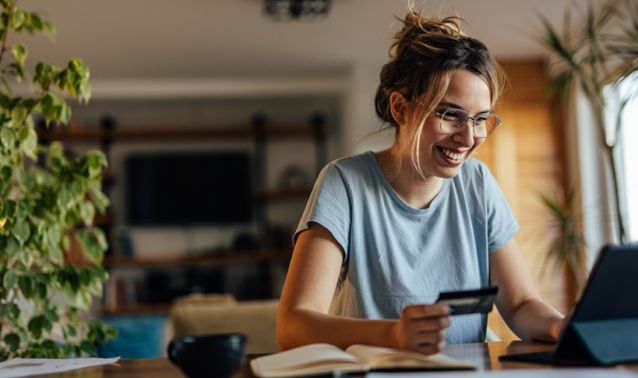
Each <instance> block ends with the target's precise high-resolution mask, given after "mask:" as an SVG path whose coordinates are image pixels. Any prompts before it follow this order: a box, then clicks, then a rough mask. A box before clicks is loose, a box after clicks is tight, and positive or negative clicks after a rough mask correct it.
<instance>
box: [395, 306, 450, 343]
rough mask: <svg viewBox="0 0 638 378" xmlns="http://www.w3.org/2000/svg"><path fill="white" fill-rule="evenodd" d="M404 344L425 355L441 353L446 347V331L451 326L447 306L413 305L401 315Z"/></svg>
mask: <svg viewBox="0 0 638 378" xmlns="http://www.w3.org/2000/svg"><path fill="white" fill-rule="evenodd" d="M399 322H400V324H401V331H402V343H403V346H404V347H405V348H408V349H411V350H415V351H418V352H420V353H424V354H433V353H439V352H441V351H442V350H443V348H444V347H445V329H446V328H447V327H449V326H450V318H449V309H448V307H447V306H446V305H441V304H431V305H411V306H406V307H405V308H404V309H403V311H402V313H401V319H400V321H399Z"/></svg>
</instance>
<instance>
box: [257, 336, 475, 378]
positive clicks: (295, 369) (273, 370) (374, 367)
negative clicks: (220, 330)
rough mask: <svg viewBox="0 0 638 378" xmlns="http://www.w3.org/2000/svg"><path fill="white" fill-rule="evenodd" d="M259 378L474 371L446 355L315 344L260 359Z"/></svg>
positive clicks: (258, 363) (462, 362) (371, 347)
mask: <svg viewBox="0 0 638 378" xmlns="http://www.w3.org/2000/svg"><path fill="white" fill-rule="evenodd" d="M250 367H251V369H252V371H253V373H254V374H255V375H256V376H258V377H263V378H270V377H273V378H274V377H294V376H303V375H318V374H326V373H332V372H366V371H390V370H473V369H476V367H475V366H474V365H473V364H471V363H469V362H466V361H461V360H456V359H453V358H450V357H447V356H445V355H443V354H435V355H430V356H426V355H424V354H420V353H416V352H409V351H403V350H397V349H390V348H381V347H375V346H368V345H352V346H350V347H349V348H348V349H346V350H345V351H344V350H342V349H339V348H337V347H336V346H334V345H330V344H311V345H305V346H302V347H298V348H294V349H290V350H287V351H284V352H279V353H275V354H271V355H268V356H264V357H259V358H256V359H254V360H252V361H251V362H250Z"/></svg>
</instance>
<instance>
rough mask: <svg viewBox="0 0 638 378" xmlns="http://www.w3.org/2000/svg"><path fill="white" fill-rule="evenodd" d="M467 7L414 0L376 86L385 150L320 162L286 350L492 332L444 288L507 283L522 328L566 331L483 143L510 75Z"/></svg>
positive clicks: (286, 295)
mask: <svg viewBox="0 0 638 378" xmlns="http://www.w3.org/2000/svg"><path fill="white" fill-rule="evenodd" d="M459 21H460V20H459V19H458V18H455V17H449V18H446V19H443V20H437V19H429V18H426V17H423V16H422V15H421V14H420V13H418V12H415V11H410V12H409V13H408V14H407V16H406V17H405V19H404V20H403V28H402V30H401V31H399V32H398V33H397V34H396V36H395V41H394V43H393V44H392V46H391V48H390V56H391V59H390V61H389V62H388V63H387V64H385V65H384V67H383V69H382V71H381V75H380V79H381V80H380V84H379V87H378V89H377V94H376V98H375V103H376V104H375V105H376V111H377V114H378V116H379V117H380V118H381V119H382V120H383V121H385V122H387V123H388V124H389V125H390V126H391V127H394V128H395V131H396V134H395V135H396V137H395V142H394V144H393V145H392V146H391V147H390V148H389V149H388V150H385V151H381V152H378V153H372V152H368V153H364V154H361V155H356V156H351V157H347V158H343V159H340V160H337V161H334V162H332V163H330V164H328V165H327V166H326V167H325V168H324V170H323V171H322V172H321V174H320V176H319V178H318V180H317V182H316V184H315V188H314V190H313V193H312V194H311V197H310V199H309V201H308V205H307V207H306V210H305V212H304V214H303V216H302V219H301V221H300V224H299V228H298V230H297V232H296V234H295V237H294V241H295V248H294V253H293V258H292V261H291V263H290V268H289V272H288V276H287V278H286V283H285V285H284V289H283V293H282V296H281V301H280V304H279V312H278V319H277V340H278V343H279V345H280V348H281V349H288V348H292V347H296V346H300V345H304V344H309V343H317V342H326V343H330V344H334V345H337V346H339V347H342V348H345V347H347V346H349V345H351V344H370V345H380V346H388V347H395V348H402V349H410V350H415V351H419V352H422V353H426V354H432V353H437V352H439V351H441V350H442V348H443V346H444V344H445V342H446V341H447V342H450V343H466V342H479V341H484V340H485V330H486V316H485V315H481V314H472V315H463V316H455V317H450V316H449V309H448V308H447V306H444V305H441V304H432V303H433V302H434V301H435V300H436V298H437V296H438V294H439V292H442V291H452V290H463V289H475V288H479V287H486V286H498V287H499V292H498V297H497V300H496V305H497V307H498V309H499V311H500V313H501V314H502V315H503V317H504V319H505V320H506V322H507V323H508V325H509V326H510V328H512V330H514V331H515V332H516V333H517V334H518V336H520V337H521V338H522V339H536V340H547V341H552V340H555V339H556V338H557V334H558V331H559V329H560V325H561V321H562V315H561V314H560V313H558V312H557V311H556V310H554V309H553V308H551V307H550V306H548V305H547V304H545V303H544V302H543V301H542V300H541V299H540V296H539V294H538V292H537V291H536V289H535V288H534V285H533V283H532V281H531V279H530V277H529V274H528V272H527V271H526V269H525V267H524V264H523V262H522V260H521V258H520V256H519V253H518V250H517V247H516V244H515V242H514V239H513V237H514V235H515V233H516V231H517V230H518V225H517V223H516V221H515V219H514V217H513V215H512V213H511V210H510V209H509V207H508V205H507V203H506V201H505V199H504V197H503V195H502V193H501V191H500V189H499V187H498V185H497V184H496V182H495V180H494V178H493V177H492V175H491V174H490V172H489V171H488V170H487V168H486V167H485V166H484V165H483V164H482V163H480V162H479V161H477V160H475V159H471V158H470V157H471V155H472V153H473V152H474V151H475V150H476V149H477V148H478V147H479V146H480V145H481V144H482V143H483V142H485V139H486V138H487V137H488V136H489V134H490V133H491V132H492V131H493V129H494V128H495V127H496V126H498V124H499V122H500V121H499V118H498V116H496V115H495V114H493V113H491V109H492V108H493V107H494V105H495V103H496V102H497V100H498V98H499V95H500V92H501V84H502V80H503V79H502V75H501V72H500V68H499V67H498V65H497V63H496V62H495V61H494V60H493V58H492V57H491V56H490V54H489V52H488V51H487V48H486V47H485V45H483V44H482V43H481V42H479V41H478V40H476V39H473V38H470V37H467V36H465V35H464V34H462V33H461V31H460V28H459Z"/></svg>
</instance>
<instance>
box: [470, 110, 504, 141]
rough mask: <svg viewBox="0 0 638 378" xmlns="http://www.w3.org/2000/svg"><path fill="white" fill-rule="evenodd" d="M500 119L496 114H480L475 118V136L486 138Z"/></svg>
mask: <svg viewBox="0 0 638 378" xmlns="http://www.w3.org/2000/svg"><path fill="white" fill-rule="evenodd" d="M499 123H500V120H499V118H498V116H497V115H496V114H486V115H484V116H478V117H477V118H476V119H475V120H474V136H475V137H477V138H486V137H487V136H488V135H490V134H491V133H492V131H494V129H495V128H496V126H498V124H499Z"/></svg>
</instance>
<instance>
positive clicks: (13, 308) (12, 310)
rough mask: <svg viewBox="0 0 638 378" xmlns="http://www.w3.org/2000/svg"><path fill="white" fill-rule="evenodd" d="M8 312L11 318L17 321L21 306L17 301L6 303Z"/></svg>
mask: <svg viewBox="0 0 638 378" xmlns="http://www.w3.org/2000/svg"><path fill="white" fill-rule="evenodd" d="M6 313H7V315H8V316H9V319H10V320H12V321H17V320H18V318H20V307H18V305H17V304H15V303H9V304H7V305H6Z"/></svg>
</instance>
